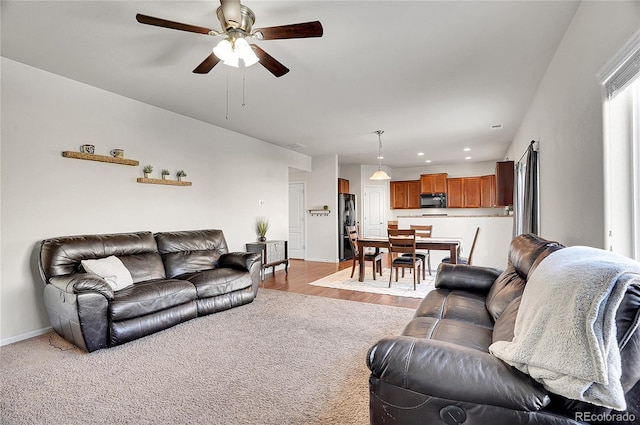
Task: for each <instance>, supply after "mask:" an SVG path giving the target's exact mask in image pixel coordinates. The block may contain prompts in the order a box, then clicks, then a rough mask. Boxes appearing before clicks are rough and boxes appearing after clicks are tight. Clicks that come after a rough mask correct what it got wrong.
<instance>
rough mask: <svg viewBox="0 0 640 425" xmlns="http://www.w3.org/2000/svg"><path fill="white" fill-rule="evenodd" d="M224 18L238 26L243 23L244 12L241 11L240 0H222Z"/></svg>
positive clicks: (235, 26) (232, 24)
mask: <svg viewBox="0 0 640 425" xmlns="http://www.w3.org/2000/svg"><path fill="white" fill-rule="evenodd" d="M220 6H222V14H223V15H224V20H225V21H227V23H228V24H230V25H231V26H233V27H234V28H237V27H239V26H240V24H241V23H242V13H241V12H240V0H220Z"/></svg>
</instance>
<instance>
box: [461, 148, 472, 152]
mask: <svg viewBox="0 0 640 425" xmlns="http://www.w3.org/2000/svg"><path fill="white" fill-rule="evenodd" d="M463 150H464V151H465V152H469V151H470V150H471V148H464V149H463Z"/></svg>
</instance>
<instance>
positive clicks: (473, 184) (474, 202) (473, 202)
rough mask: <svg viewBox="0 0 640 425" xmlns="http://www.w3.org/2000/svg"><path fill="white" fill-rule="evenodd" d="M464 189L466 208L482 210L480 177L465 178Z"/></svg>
mask: <svg viewBox="0 0 640 425" xmlns="http://www.w3.org/2000/svg"><path fill="white" fill-rule="evenodd" d="M462 187H463V192H464V207H465V208H480V177H465V178H464V180H463V185H462Z"/></svg>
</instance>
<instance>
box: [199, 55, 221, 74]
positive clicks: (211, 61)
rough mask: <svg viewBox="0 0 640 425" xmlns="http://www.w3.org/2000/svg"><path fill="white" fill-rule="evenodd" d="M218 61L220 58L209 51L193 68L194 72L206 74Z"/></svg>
mask: <svg viewBox="0 0 640 425" xmlns="http://www.w3.org/2000/svg"><path fill="white" fill-rule="evenodd" d="M218 62H220V59H218V57H217V56H216V55H214V54H213V53H211V54H210V55H209V56H207V58H206V59H205V60H203V61H202V63H201V64H200V65H198V66H197V67H196V69H194V70H193V73H194V74H206V73H208V72H209V71H211V70H212V69H213V67H214V66H216V65H217V64H218Z"/></svg>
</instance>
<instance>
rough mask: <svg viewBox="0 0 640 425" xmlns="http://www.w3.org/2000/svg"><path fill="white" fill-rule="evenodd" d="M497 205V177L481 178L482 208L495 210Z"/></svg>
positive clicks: (492, 175) (493, 175)
mask: <svg viewBox="0 0 640 425" xmlns="http://www.w3.org/2000/svg"><path fill="white" fill-rule="evenodd" d="M495 205H496V176H495V174H491V175H488V176H482V177H480V206H481V207H482V208H493V207H494V206H495Z"/></svg>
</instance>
